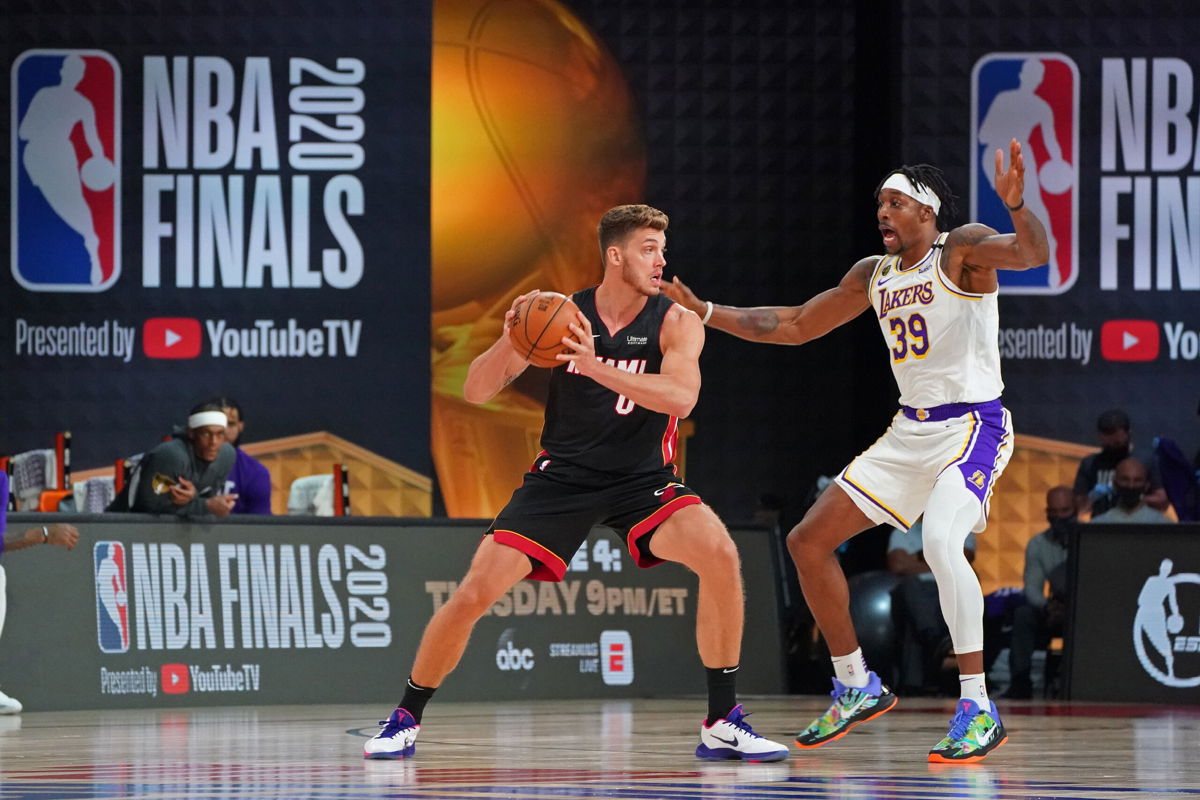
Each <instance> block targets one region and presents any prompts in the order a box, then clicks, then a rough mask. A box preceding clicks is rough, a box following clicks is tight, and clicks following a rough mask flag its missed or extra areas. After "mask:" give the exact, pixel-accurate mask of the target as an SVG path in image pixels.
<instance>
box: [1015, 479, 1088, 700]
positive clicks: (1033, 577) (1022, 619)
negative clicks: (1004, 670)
mask: <svg viewBox="0 0 1200 800" xmlns="http://www.w3.org/2000/svg"><path fill="white" fill-rule="evenodd" d="M1076 520H1077V512H1076V510H1075V498H1074V495H1073V493H1072V492H1071V489H1070V488H1069V487H1067V486H1055V487H1054V488H1053V489H1051V490H1050V491H1048V492H1046V522H1047V523H1048V524H1049V526H1050V527H1048V528H1047V529H1046V530H1044V531H1042V532H1041V533H1039V534H1038V535H1037V536H1034V537H1033V538H1032V539H1030V540H1029V543H1028V544H1026V545H1025V602H1024V603H1023V604H1021V605H1019V606H1017V607H1016V608H1015V609H1014V610H1013V625H1012V639H1011V642H1010V645H1009V651H1008V666H1009V670H1010V671H1011V673H1012V683H1011V684H1009V687H1008V691H1006V692H1005V693H1004V696H1005V697H1008V698H1010V699H1013V700H1027V699H1029V698H1030V697H1032V696H1033V679H1032V672H1033V651H1034V650H1036V649H1037V647H1038V645H1039V644H1041V643H1043V642H1045V641H1047V640H1048V639H1049V638H1050V637H1054V636H1063V635H1064V627H1065V624H1066V618H1067V616H1066V614H1067V598H1068V596H1069V594H1068V593H1069V590H1070V587H1069V585H1068V583H1067V547H1068V546H1069V545H1070V541H1071V534H1072V532H1073V530H1074V528H1075V525H1076V524H1077V523H1076ZM1047 584H1049V587H1050V595H1049V597H1047V596H1046V586H1047Z"/></svg>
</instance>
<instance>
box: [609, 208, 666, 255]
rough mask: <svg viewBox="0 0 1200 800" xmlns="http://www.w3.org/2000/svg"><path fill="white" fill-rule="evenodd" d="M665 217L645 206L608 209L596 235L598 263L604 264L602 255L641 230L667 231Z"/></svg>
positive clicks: (654, 209)
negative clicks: (597, 236)
mask: <svg viewBox="0 0 1200 800" xmlns="http://www.w3.org/2000/svg"><path fill="white" fill-rule="evenodd" d="M668 222H669V220H668V219H667V215H666V214H664V213H663V212H661V211H659V210H658V209H657V208H654V207H652V206H647V205H640V204H638V205H627V206H617V207H616V208H610V209H609V210H608V211H605V212H604V216H603V217H601V218H600V225H599V226H598V229H597V233H598V234H599V239H600V262H601V263H603V262H604V253H605V251H606V250H608V248H610V247H612V246H613V245H620V244H621V243H622V242H624V241H625V237H627V236H629V234H631V233H633V232H634V231H636V230H639V229H641V228H653V229H654V230H656V231H665V230H666V229H667V223H668Z"/></svg>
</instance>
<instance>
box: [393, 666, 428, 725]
mask: <svg viewBox="0 0 1200 800" xmlns="http://www.w3.org/2000/svg"><path fill="white" fill-rule="evenodd" d="M436 691H437V687H436V686H434V687H432V688H431V687H429V686H418V685H417V684H415V683H413V679H412V678H411V677H409V679H408V683H407V684H405V686H404V699H402V700H401V701H400V707H401V708H403V709H404V710H405V711H407V712H408V713H410V714H412V715H413V719H415V720H416V721H417V723H418V724H419V723H420V722H421V715H422V714H424V713H425V704H426V703H428V702H429V701H430V700H431V699H432V698H433V693H434V692H436Z"/></svg>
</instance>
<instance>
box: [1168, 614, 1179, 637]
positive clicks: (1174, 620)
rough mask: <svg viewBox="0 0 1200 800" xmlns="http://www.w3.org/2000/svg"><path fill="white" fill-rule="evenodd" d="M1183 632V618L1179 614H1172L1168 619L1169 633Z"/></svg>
mask: <svg viewBox="0 0 1200 800" xmlns="http://www.w3.org/2000/svg"><path fill="white" fill-rule="evenodd" d="M1181 630H1183V617H1182V616H1180V615H1179V614H1172V615H1171V616H1169V617H1167V632H1168V633H1179V632H1180V631H1181Z"/></svg>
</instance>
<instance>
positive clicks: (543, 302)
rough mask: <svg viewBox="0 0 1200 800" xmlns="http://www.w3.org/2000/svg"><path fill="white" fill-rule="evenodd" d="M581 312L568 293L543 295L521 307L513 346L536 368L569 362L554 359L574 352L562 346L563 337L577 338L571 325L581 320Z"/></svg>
mask: <svg viewBox="0 0 1200 800" xmlns="http://www.w3.org/2000/svg"><path fill="white" fill-rule="evenodd" d="M577 311H579V306H577V305H575V301H574V300H572V299H571V298H569V297H567V296H566V295H565V294H559V293H558V292H542V293H541V294H539V295H538V296H537V297H534V298H532V299H531V300H528V301H526V302H524V303H522V304H521V305H519V306H517V312H516V314H514V315H513V324H512V331H511V337H512V338H511V341H512V343H513V346H514V347H516V348H517V352H518V353H520V354H521V357H522V358H527V359H529V361H530V363H532V364H533V365H534V366H535V367H559V366H562V365H563V364H565V363H566V362H565V361H559V360H558V359H556V358H555V357H554V356H556V355H557V354H559V353H570V352H572V350H571V348H569V347H567V346H566V345H564V344H563V343H562V338H563V337H564V336H566V337H567V338H569V339H574V338H575V334H573V333H572V332H571V330H570V328H568V327H567V326H568V325H570V324H571V323H572V322H577V321H578V320H577V319H576V317H575V313H576V312H577ZM577 341H578V340H577Z"/></svg>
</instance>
